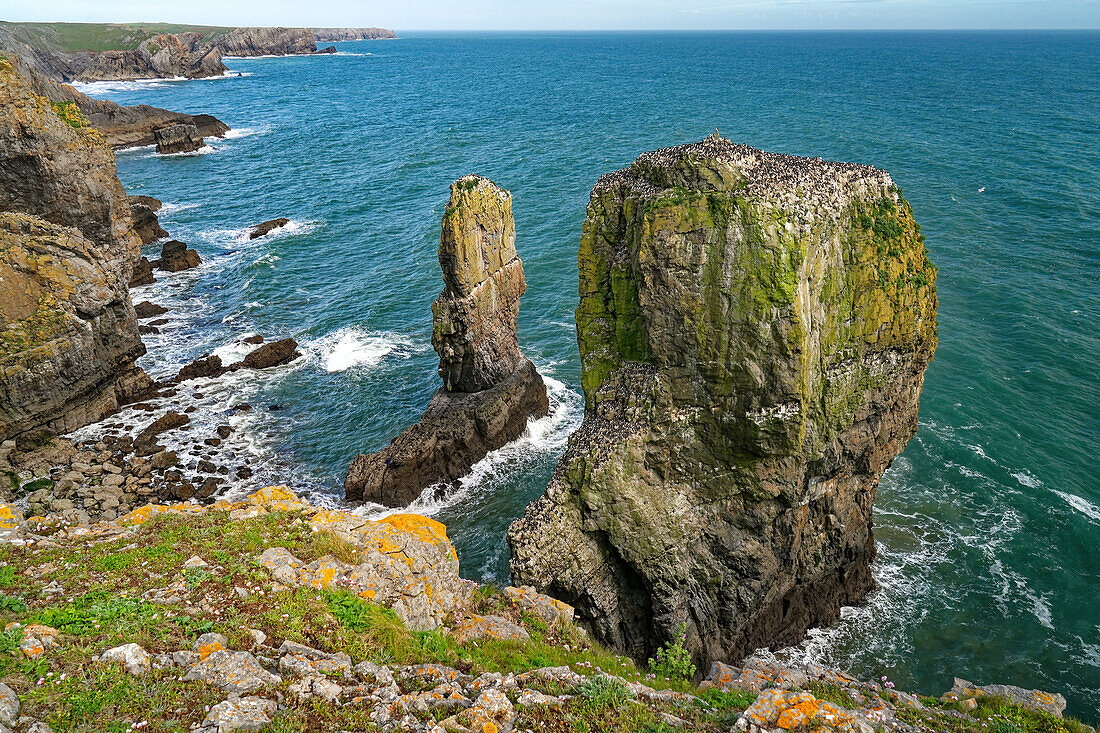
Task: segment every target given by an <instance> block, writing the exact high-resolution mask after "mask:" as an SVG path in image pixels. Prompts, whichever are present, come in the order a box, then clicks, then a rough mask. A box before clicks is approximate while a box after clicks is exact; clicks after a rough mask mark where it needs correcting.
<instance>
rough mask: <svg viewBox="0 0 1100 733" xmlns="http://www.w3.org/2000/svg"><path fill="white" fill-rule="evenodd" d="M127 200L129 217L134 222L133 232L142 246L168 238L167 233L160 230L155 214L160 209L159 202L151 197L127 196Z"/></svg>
mask: <svg viewBox="0 0 1100 733" xmlns="http://www.w3.org/2000/svg"><path fill="white" fill-rule="evenodd" d="M128 198H129V201H130V217H131V218H132V219H133V221H134V232H135V233H136V234H137V235H138V237H139V238H140V239H141V243H142V244H150V243H152V242H155V241H157V240H158V239H160V238H161V237H167V236H168V232H166V231H164V229H162V228H161V226H160V221H159V220H158V219H157V214H156V212H157V210H158V209H160V207H161V203H160V201H157V199H155V198H153V197H152V196H129V197H128ZM154 202H155V203H154ZM154 206H155V207H156V208H154Z"/></svg>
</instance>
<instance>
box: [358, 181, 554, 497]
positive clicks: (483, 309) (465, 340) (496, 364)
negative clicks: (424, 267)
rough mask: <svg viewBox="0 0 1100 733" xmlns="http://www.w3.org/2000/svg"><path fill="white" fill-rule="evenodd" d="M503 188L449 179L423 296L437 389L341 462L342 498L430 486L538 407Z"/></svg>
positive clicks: (539, 394)
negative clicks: (406, 421)
mask: <svg viewBox="0 0 1100 733" xmlns="http://www.w3.org/2000/svg"><path fill="white" fill-rule="evenodd" d="M515 241H516V228H515V222H514V220H513V218H512V194H511V193H509V192H508V191H506V190H504V189H502V188H500V187H499V186H497V185H496V184H495V183H493V182H492V181H490V180H489V179H487V178H482V177H480V176H464V177H463V178H460V179H459V180H457V181H455V183H454V184H452V185H451V196H450V200H449V202H448V204H447V208H446V211H445V213H444V215H443V223H442V233H441V235H440V242H439V265H440V267H441V269H442V270H443V281H444V288H443V292H442V293H440V295H439V297H438V298H437V299H436V300H435V302H434V303H432V315H433V328H432V346H433V347H435V350H436V352H437V353H438V354H439V375H440V377H442V379H443V387H442V388H441V389H440V390H439V391H438V392H436V394H435V396H434V397H433V398H432V400H431V402H430V403H429V405H428V409H427V410H426V411H425V413H424V416H423V417H422V418H421V419H420V422H418V423H417V424H416V425H414V426H412V427H411V428H409V429H407V430H406V431H404V432H403V433H401V434H400V435H399V436H397V437H396V438H394V440H393V442H392V443H390V445H389V446H387V447H386V448H383V449H382V450H381V451H379V452H377V453H373V454H370V455H363V454H361V455H358V456H356V457H355V458H354V459H353V460H352V463H351V465H350V466H349V468H348V473H347V478H346V479H345V481H344V496H345V498H347V499H349V500H352V501H373V502H378V503H380V504H385V505H386V506H404V505H407V504H409V503H410V502H412V501H413V500H414V499H415V498H416V497H417V496H419V495H420V494H421V492H423V491H424V489H426V488H427V487H429V486H431V485H433V484H444V485H446V484H451V483H453V482H454V481H457V480H458V479H459V478H461V477H462V476H464V475H466V474H467V473H468V472H469V470H470V468H471V467H472V466H473V464H474V463H476V462H477V461H479V460H481V459H482V458H484V457H485V455H486V454H487V453H488V452H489V451H492V450H495V449H497V448H500V447H501V446H503V445H505V444H506V443H508V442H510V441H512V440H515V439H516V438H518V437H519V436H520V435H522V434H523V432H524V430H526V428H527V421H528V419H529V418H532V417H534V418H538V417H542V416H543V415H545V414H547V412H548V410H549V400H548V398H547V396H546V385H545V384H544V383H543V380H542V377H541V376H539V373H538V371H537V370H536V369H535V366H534V365H533V364H532V363H531V362H530V361H528V360H527V359H526V357H524V356H523V353H522V352H521V351H520V349H519V342H518V340H517V336H516V330H517V319H518V316H519V301H520V297H521V296H522V295H523V293H524V291H526V289H527V283H526V281H525V280H524V276H523V263H522V262H521V261H520V258H519V255H518V254H517V253H516V246H515Z"/></svg>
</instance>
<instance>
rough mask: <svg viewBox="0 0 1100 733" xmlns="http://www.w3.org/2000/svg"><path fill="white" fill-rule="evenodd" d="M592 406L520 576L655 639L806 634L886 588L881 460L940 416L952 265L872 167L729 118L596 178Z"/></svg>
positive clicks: (711, 648)
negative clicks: (787, 144)
mask: <svg viewBox="0 0 1100 733" xmlns="http://www.w3.org/2000/svg"><path fill="white" fill-rule="evenodd" d="M579 265H580V305H579V306H578V308H577V313H576V318H577V339H578V342H579V346H580V355H581V367H582V375H581V382H582V385H583V388H584V394H585V417H584V421H583V424H582V425H581V427H580V428H579V429H578V431H577V432H576V433H575V434H574V435H573V436H572V437H571V438H570V441H569V447H568V449H567V451H566V453H565V455H564V456H563V457H562V459H561V461H560V463H559V465H558V468H557V471H556V473H555V475H554V478H553V480H552V481H551V483H550V486H549V487H548V488H547V490H546V493H545V494H544V495H543V496H542V497H541V498H540V499H538V500H537V501H536V502H534V503H533V504H532V505H531V506H529V507H528V509H527V511H526V513H525V515H524V516H523V517H522V518H521V519H519V520H517V521H516V522H515V523H514V524H513V525H512V527H511V529H510V532H509V538H508V539H509V543H510V545H511V548H512V564H511V568H512V573H513V576H514V578H515V580H516V582H518V583H524V584H530V585H534V586H536V587H538V588H540V589H543V590H544V591H545V592H548V593H550V594H551V595H554V596H555V597H557V598H561V599H562V600H564V601H566V602H567V603H570V604H573V605H574V606H575V607H576V608H577V611H578V612H579V613H580V614H581V616H582V617H583V618H585V619H586V620H587V622H588V623H589V624H590V625H591V628H592V629H593V631H594V632H595V634H596V636H597V637H598V638H599V639H601V640H603V641H605V642H607V643H609V644H611V645H613V646H615V647H616V648H618V649H620V650H623V651H625V652H627V653H629V654H630V655H631V656H633V657H634V658H636V659H645V658H647V657H649V656H651V655H652V654H653V653H654V651H655V650H656V649H657V647H658V646H659V645H661V644H664V643H667V642H670V641H672V640H673V639H675V638H679V637H680V633H679V631H680V629H681V628H683V629H685V630H686V637H685V641H686V644H687V646H688V648H689V649H690V650H691V652H692V653H693V656H694V657H695V661H696V663H697V664H699V665H700V667H701V668H706V665H709V663H710V662H711V661H714V660H719V661H726V660H739V659H740V658H742V657H743V656H744V655H745V654H747V653H749V652H751V651H752V650H754V649H756V648H758V647H761V646H771V645H777V644H779V645H784V644H790V643H794V642H797V641H798V640H799V639H800V638H801V637H802V635H803V633H804V632H805V631H806V629H807V628H808V627H810V626H814V625H819V624H824V623H828V622H830V621H832V620H833V619H835V618H836V617H837V615H838V613H839V611H840V606H841V605H842V604H851V603H854V602H856V601H858V600H860V599H861V598H862V597H863V595H864V594H865V593H867V591H869V590H870V589H871V588H872V587H873V580H872V578H871V572H870V562H871V560H872V558H873V556H874V553H875V546H874V540H873V537H872V533H871V510H872V505H873V503H874V500H875V495H876V491H877V488H878V482H879V478H880V477H881V475H882V473H883V471H884V470H885V469H886V468H887V467H888V466H889V465H890V463H891V461H893V459H894V457H895V456H896V455H897V454H898V453H899V452H900V451H901V450H902V448H903V447H904V446H905V444H906V442H907V441H908V440H909V438H911V437H912V436H913V434H914V432H915V430H916V427H917V406H918V401H919V398H920V393H921V387H922V385H923V382H924V370H925V368H926V367H927V365H928V363H929V362H930V361H931V359H932V353H933V351H934V349H935V347H936V289H935V276H936V271H935V268H934V267H933V266H932V265H931V263H930V262H929V261H928V259H927V255H926V251H925V247H924V241H923V238H922V237H921V235H920V230H919V228H918V227H917V225H916V223H915V222H914V221H913V216H912V213H911V211H910V208H909V204H908V203H906V201H905V199H904V198H902V196H901V193H900V191H899V190H898V188H897V187H896V186H895V185H894V182H893V181H892V180H891V178H890V176H889V175H888V174H886V173H885V172H883V171H880V170H876V169H874V168H871V167H868V166H861V165H850V164H843V163H829V162H825V161H822V160H820V159H817V158H797V157H793V156H786V155H775V154H770V153H765V152H761V151H759V150H754V149H752V148H749V147H747V146H744V145H735V144H733V143H731V142H730V141H728V140H724V139H722V138H719V137H717V136H714V137H711V138H708V139H707V140H705V141H703V142H700V143H696V144H692V145H683V146H680V147H674V148H668V149H664V150H658V151H655V152H650V153H645V154H643V155H641V156H640V157H639V158H638V159H637V160H636V161H635V162H634V164H633V165H632V166H631V167H630V168H628V169H626V170H622V171H619V172H616V173H610V174H608V175H605V176H603V177H602V178H600V179H599V181H598V182H597V183H596V185H595V187H594V188H593V190H592V195H591V199H590V201H589V205H588V218H587V219H586V221H585V224H584V232H583V235H582V237H581V244H580V256H579Z"/></svg>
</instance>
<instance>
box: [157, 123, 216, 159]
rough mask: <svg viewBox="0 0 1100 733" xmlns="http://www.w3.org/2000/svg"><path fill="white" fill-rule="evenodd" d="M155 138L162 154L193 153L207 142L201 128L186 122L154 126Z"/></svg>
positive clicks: (158, 149) (158, 150)
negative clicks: (200, 131) (200, 130)
mask: <svg viewBox="0 0 1100 733" xmlns="http://www.w3.org/2000/svg"><path fill="white" fill-rule="evenodd" d="M153 139H154V140H155V141H156V144H157V152H158V153H160V154H161V155H172V154H175V153H191V152H194V151H196V150H198V149H200V148H201V147H202V146H203V145H204V144H205V143H204V141H203V139H202V135H201V134H200V133H199V128H198V127H197V126H196V125H192V124H186V123H181V124H175V125H169V126H167V127H156V128H153Z"/></svg>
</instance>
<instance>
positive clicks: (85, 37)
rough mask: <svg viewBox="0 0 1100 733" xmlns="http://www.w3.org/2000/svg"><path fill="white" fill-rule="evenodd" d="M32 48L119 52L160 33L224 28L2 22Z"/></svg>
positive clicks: (206, 34)
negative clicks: (33, 46) (31, 44)
mask: <svg viewBox="0 0 1100 733" xmlns="http://www.w3.org/2000/svg"><path fill="white" fill-rule="evenodd" d="M3 25H4V26H6V27H8V28H9V29H10V30H13V31H14V32H15V33H16V35H18V36H20V37H22V38H23V39H25V40H27V41H29V42H31V43H33V45H36V46H39V47H42V48H46V49H49V50H52V51H64V52H70V53H71V52H74V51H121V50H126V49H131V48H137V47H138V46H139V45H140V44H141V42H142V41H145V40H146V39H149V38H152V37H153V36H156V35H160V34H163V33H188V32H194V33H198V34H200V35H201V36H203V38H211V37H213V36H217V35H220V34H222V33H224V32H226V31H228V30H230V29H229V28H227V27H222V26H209V25H184V24H179V23H3Z"/></svg>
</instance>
